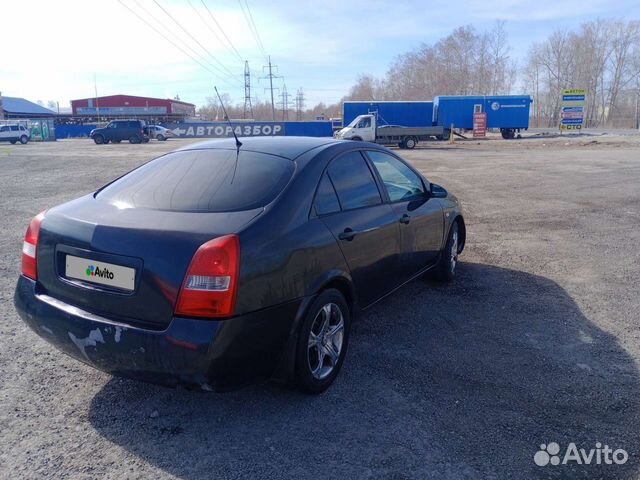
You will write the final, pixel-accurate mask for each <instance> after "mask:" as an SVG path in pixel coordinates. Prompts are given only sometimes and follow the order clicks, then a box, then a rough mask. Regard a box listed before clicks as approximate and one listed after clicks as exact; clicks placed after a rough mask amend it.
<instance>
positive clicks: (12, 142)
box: [9, 140, 18, 145]
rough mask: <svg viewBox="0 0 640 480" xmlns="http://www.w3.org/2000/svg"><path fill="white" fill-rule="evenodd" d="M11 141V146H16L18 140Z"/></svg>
mask: <svg viewBox="0 0 640 480" xmlns="http://www.w3.org/2000/svg"><path fill="white" fill-rule="evenodd" d="M9 141H10V142H11V145H15V144H16V142H17V141H18V140H9Z"/></svg>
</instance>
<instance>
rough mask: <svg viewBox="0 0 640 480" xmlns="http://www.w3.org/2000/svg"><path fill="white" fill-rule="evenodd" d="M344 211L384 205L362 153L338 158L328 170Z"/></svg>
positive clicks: (352, 153)
mask: <svg viewBox="0 0 640 480" xmlns="http://www.w3.org/2000/svg"><path fill="white" fill-rule="evenodd" d="M327 171H328V173H329V177H330V178H331V181H332V182H333V185H334V187H335V189H336V193H337V194H338V199H339V200H340V206H341V207H342V210H350V209H354V208H361V207H369V206H372V205H378V204H380V203H382V198H381V197H380V192H379V191H378V186H377V185H376V182H375V180H374V178H373V175H372V173H371V170H369V167H368V165H367V162H366V161H365V159H364V157H363V156H362V154H361V153H360V152H349V153H346V154H344V155H341V156H340V157H338V158H336V159H335V160H333V161H332V162H331V165H329V168H328V170H327Z"/></svg>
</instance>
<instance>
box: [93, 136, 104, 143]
mask: <svg viewBox="0 0 640 480" xmlns="http://www.w3.org/2000/svg"><path fill="white" fill-rule="evenodd" d="M93 141H94V142H96V145H102V144H103V143H104V137H103V136H102V135H96V136H94V137H93Z"/></svg>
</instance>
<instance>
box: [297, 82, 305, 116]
mask: <svg viewBox="0 0 640 480" xmlns="http://www.w3.org/2000/svg"><path fill="white" fill-rule="evenodd" d="M303 111H304V92H303V91H302V87H300V88H299V89H298V92H297V93H296V120H297V121H301V120H302V112H303Z"/></svg>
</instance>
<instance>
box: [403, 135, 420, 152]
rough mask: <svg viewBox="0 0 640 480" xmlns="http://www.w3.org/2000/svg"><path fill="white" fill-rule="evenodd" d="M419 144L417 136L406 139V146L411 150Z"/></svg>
mask: <svg viewBox="0 0 640 480" xmlns="http://www.w3.org/2000/svg"><path fill="white" fill-rule="evenodd" d="M417 144H418V141H417V140H416V138H415V137H408V138H407V139H406V140H405V141H404V148H408V149H409V150H413V149H414V148H416V145H417Z"/></svg>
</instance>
